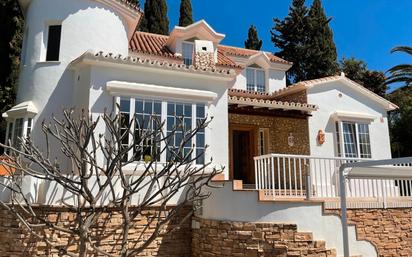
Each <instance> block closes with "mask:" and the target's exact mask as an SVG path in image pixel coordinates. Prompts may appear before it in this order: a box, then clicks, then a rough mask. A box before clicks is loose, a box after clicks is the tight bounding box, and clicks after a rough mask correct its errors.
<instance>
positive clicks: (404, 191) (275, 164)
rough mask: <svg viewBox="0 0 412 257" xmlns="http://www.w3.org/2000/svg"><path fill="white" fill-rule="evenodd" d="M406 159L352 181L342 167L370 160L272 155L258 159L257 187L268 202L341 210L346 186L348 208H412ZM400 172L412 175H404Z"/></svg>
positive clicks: (375, 168) (373, 168)
mask: <svg viewBox="0 0 412 257" xmlns="http://www.w3.org/2000/svg"><path fill="white" fill-rule="evenodd" d="M404 160H405V161H396V162H393V163H391V162H388V163H389V164H387V163H385V162H382V163H378V164H379V165H372V166H371V167H369V170H368V172H369V173H364V174H363V175H362V176H357V177H354V178H349V177H348V176H347V174H348V169H346V170H340V167H341V166H342V165H347V166H359V165H358V163H360V162H365V161H367V160H365V159H355V158H325V157H314V156H307V155H283V154H269V155H264V156H258V157H255V158H254V164H255V165H254V167H255V181H256V183H255V187H256V190H259V192H260V193H261V194H263V197H264V198H265V199H267V200H299V199H300V200H305V199H306V200H322V201H324V203H325V207H326V208H328V207H329V208H340V197H341V190H340V186H341V185H343V184H344V185H345V187H346V190H345V193H346V199H347V205H348V208H389V207H412V160H411V158H405V159H404ZM367 163H369V161H368V162H367ZM371 163H374V162H371ZM365 164H366V163H365ZM360 166H365V165H360ZM374 171H376V172H374ZM399 171H401V172H409V173H410V174H411V175H410V176H405V175H402V176H400V173H399ZM340 172H342V174H340ZM379 172H381V173H382V172H383V173H382V174H385V176H383V175H377V174H379ZM409 173H408V174H409ZM365 174H366V175H365ZM368 174H369V175H368ZM342 177H344V178H345V179H344V180H345V181H344V183H342V184H341V181H340V180H341V178H342Z"/></svg>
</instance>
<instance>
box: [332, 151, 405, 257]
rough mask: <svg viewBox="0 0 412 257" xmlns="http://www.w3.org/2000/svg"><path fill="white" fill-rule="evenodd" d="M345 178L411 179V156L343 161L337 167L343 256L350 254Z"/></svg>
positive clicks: (347, 256)
mask: <svg viewBox="0 0 412 257" xmlns="http://www.w3.org/2000/svg"><path fill="white" fill-rule="evenodd" d="M345 178H346V179H387V180H412V157H405V158H397V159H388V160H378V161H365V162H354V163H345V164H343V165H342V166H340V168H339V183H340V202H341V208H342V216H341V217H342V232H343V250H344V257H349V256H350V250H349V239H348V216H347V215H348V214H347V207H346V186H345Z"/></svg>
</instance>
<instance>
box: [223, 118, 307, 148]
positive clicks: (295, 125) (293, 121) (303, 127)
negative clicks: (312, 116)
mask: <svg viewBox="0 0 412 257" xmlns="http://www.w3.org/2000/svg"><path fill="white" fill-rule="evenodd" d="M229 124H247V125H254V126H256V127H258V128H268V129H269V147H268V148H269V149H268V151H269V153H278V154H303V155H309V154H310V146H309V128H308V121H307V118H293V117H274V116H258V115H244V114H234V113H229ZM290 135H292V136H293V137H294V145H293V146H289V145H288V137H289V136H290ZM256 138H258V137H257V135H256Z"/></svg>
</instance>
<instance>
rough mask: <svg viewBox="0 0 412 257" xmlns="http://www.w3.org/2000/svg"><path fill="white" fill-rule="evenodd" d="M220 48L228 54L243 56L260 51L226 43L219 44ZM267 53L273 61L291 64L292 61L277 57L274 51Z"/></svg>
mask: <svg viewBox="0 0 412 257" xmlns="http://www.w3.org/2000/svg"><path fill="white" fill-rule="evenodd" d="M219 50H221V51H222V52H224V53H225V54H226V55H233V56H242V57H250V56H252V55H255V54H257V53H258V52H259V51H256V50H251V49H246V48H240V47H234V46H226V45H219ZM265 53H266V54H267V55H268V57H269V58H270V61H271V62H277V63H283V64H291V62H288V61H286V60H283V59H282V58H280V57H277V56H276V55H274V54H272V53H269V52H265Z"/></svg>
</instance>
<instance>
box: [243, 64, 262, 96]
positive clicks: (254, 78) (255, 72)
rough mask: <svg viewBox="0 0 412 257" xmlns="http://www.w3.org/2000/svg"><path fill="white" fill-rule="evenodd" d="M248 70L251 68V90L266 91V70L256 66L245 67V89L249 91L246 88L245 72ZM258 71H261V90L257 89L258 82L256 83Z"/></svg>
mask: <svg viewBox="0 0 412 257" xmlns="http://www.w3.org/2000/svg"><path fill="white" fill-rule="evenodd" d="M248 70H252V71H253V90H252V91H254V92H262V93H264V92H267V82H266V70H265V69H263V68H256V67H246V69H245V72H246V73H245V75H246V90H248V91H250V90H249V88H248V85H249V83H248V76H247V72H248ZM258 71H261V72H263V91H259V90H258V84H257V73H258Z"/></svg>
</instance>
